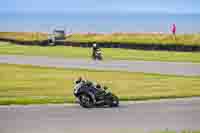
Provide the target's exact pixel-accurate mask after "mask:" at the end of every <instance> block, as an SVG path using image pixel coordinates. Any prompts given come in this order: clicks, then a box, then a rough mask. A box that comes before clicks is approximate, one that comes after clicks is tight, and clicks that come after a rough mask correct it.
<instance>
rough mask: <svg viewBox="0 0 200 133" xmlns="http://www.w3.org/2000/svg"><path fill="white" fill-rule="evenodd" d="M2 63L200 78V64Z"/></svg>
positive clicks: (6, 58) (10, 59) (20, 59)
mask: <svg viewBox="0 0 200 133" xmlns="http://www.w3.org/2000/svg"><path fill="white" fill-rule="evenodd" d="M0 63H8V64H30V65H35V66H48V67H59V68H81V69H95V70H120V71H129V72H144V73H157V74H170V75H184V76H197V75H198V76H199V75H200V64H197V63H183V62H182V63H176V62H153V61H126V60H105V61H92V60H89V59H87V60H85V59H66V58H55V57H54V58H53V57H51V58H50V57H45V56H21V55H1V56H0Z"/></svg>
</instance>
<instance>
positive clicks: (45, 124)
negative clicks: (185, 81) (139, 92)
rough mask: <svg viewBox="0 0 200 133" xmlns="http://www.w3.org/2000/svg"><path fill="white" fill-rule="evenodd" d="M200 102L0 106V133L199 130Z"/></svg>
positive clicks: (187, 99) (174, 100)
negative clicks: (89, 106) (83, 106)
mask: <svg viewBox="0 0 200 133" xmlns="http://www.w3.org/2000/svg"><path fill="white" fill-rule="evenodd" d="M199 105H200V98H186V99H173V100H159V101H145V102H123V103H121V104H120V106H119V107H118V108H92V109H85V108H82V107H80V106H79V105H78V104H59V105H53V104H49V105H26V106H22V105H11V106H0V118H1V119H0V133H85V132H87V133H93V132H95V133H102V132H112V133H122V132H124V133H134V132H137V133H143V132H148V133H149V132H152V131H161V130H165V129H168V130H175V131H177V132H179V131H182V130H184V129H187V130H198V129H200V106H199Z"/></svg>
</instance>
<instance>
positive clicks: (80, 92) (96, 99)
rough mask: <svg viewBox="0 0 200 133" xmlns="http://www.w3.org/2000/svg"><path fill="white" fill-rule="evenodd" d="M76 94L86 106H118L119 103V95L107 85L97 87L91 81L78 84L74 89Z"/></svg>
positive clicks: (82, 104) (83, 105)
mask: <svg viewBox="0 0 200 133" xmlns="http://www.w3.org/2000/svg"><path fill="white" fill-rule="evenodd" d="M74 96H75V97H76V98H77V100H78V102H79V104H80V105H81V106H82V107H84V108H92V107H95V106H96V107H97V106H109V107H117V106H118V105H119V99H118V97H117V96H116V95H114V94H113V93H112V92H110V91H109V90H108V88H107V87H106V86H105V87H103V88H96V87H94V86H93V85H91V83H89V84H88V83H85V84H82V85H77V86H75V89H74Z"/></svg>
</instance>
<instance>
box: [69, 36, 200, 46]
mask: <svg viewBox="0 0 200 133" xmlns="http://www.w3.org/2000/svg"><path fill="white" fill-rule="evenodd" d="M68 40H69V41H72V42H109V43H110V42H114V43H130V44H133V45H134V44H163V45H167V44H178V45H200V34H179V35H176V39H175V38H174V37H173V36H172V35H171V34H152V33H151V34H142V33H113V34H73V35H72V36H71V37H69V38H68Z"/></svg>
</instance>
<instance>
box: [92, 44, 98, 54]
mask: <svg viewBox="0 0 200 133" xmlns="http://www.w3.org/2000/svg"><path fill="white" fill-rule="evenodd" d="M98 50H100V48H99V47H98V45H97V44H96V43H94V44H93V45H92V56H93V57H95V54H96V52H97V51H98Z"/></svg>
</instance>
